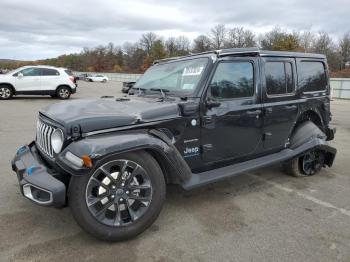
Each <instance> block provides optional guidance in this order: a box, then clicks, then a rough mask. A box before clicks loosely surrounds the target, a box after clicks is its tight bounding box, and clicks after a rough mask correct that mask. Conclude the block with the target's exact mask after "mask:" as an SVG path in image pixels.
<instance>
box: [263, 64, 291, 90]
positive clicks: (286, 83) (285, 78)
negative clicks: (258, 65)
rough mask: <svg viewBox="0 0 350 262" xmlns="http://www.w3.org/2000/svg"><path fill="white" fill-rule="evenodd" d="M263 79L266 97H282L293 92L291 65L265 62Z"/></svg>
mask: <svg viewBox="0 0 350 262" xmlns="http://www.w3.org/2000/svg"><path fill="white" fill-rule="evenodd" d="M265 77H266V92H267V94H268V95H284V94H288V93H293V92H294V82H293V67H292V63H290V62H282V61H276V62H266V63H265Z"/></svg>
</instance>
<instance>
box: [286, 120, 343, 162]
mask: <svg viewBox="0 0 350 262" xmlns="http://www.w3.org/2000/svg"><path fill="white" fill-rule="evenodd" d="M311 140H315V141H317V140H318V141H320V143H321V141H322V143H321V144H322V147H315V148H311V149H309V150H312V149H318V150H322V151H324V152H325V155H326V159H325V164H327V165H328V166H329V167H330V166H332V164H333V161H334V158H335V155H336V153H337V150H336V149H335V148H333V147H331V146H330V144H329V143H328V142H326V140H327V135H326V134H325V133H323V132H322V131H321V130H320V129H319V128H318V127H317V126H316V125H315V124H314V123H313V122H311V121H306V122H304V123H302V124H300V125H299V126H298V127H297V128H296V130H295V131H294V134H293V135H292V137H291V140H290V148H291V149H296V148H299V147H301V146H302V145H303V144H306V143H308V142H309V141H311ZM321 144H320V145H321ZM309 150H308V151H309ZM306 152H307V151H306ZM306 152H304V153H306Z"/></svg>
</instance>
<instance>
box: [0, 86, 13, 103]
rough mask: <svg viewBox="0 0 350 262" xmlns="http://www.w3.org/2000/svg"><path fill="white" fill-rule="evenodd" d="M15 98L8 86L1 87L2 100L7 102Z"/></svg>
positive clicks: (0, 96) (0, 97) (0, 95)
mask: <svg viewBox="0 0 350 262" xmlns="http://www.w3.org/2000/svg"><path fill="white" fill-rule="evenodd" d="M12 96H13V89H12V88H11V87H10V86H8V85H0V99H2V100H7V99H11V98H12Z"/></svg>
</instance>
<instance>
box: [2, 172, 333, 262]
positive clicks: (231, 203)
mask: <svg viewBox="0 0 350 262" xmlns="http://www.w3.org/2000/svg"><path fill="white" fill-rule="evenodd" d="M252 174H254V175H256V176H267V174H268V177H269V179H271V180H276V179H277V180H278V182H279V183H281V184H284V183H290V181H291V179H297V178H291V177H289V176H287V175H285V174H284V173H283V172H282V168H281V167H280V166H273V167H269V168H264V169H261V170H259V171H257V172H255V173H252ZM321 176H322V174H321ZM324 179H327V176H325V178H324ZM271 187H273V186H272V185H271V184H269V183H265V182H264V181H261V180H259V179H256V178H254V177H253V176H250V175H249V174H242V175H239V176H236V177H233V178H229V179H226V180H223V181H220V182H216V183H213V184H211V185H208V186H205V187H202V188H198V189H194V190H191V191H185V190H183V189H182V188H181V187H180V186H177V185H169V186H167V199H166V202H165V205H164V208H163V210H162V212H161V214H160V217H159V218H158V219H157V220H156V222H155V223H154V224H153V225H152V226H151V227H150V228H149V229H148V230H146V231H145V232H143V233H142V234H141V235H139V236H138V237H136V238H134V239H132V240H129V241H125V242H119V243H108V242H104V241H100V240H97V239H95V238H93V237H91V236H90V235H88V234H86V233H85V232H83V231H82V230H81V229H80V228H79V227H78V225H77V224H76V222H75V221H74V220H73V217H72V216H71V214H70V210H69V208H66V209H63V210H60V209H46V208H42V207H38V206H36V205H31V206H29V207H28V204H27V206H25V208H26V209H27V210H26V211H23V212H16V213H12V214H5V215H1V216H0V232H2V236H4V237H1V236H0V254H1V252H5V250H11V249H14V250H16V251H15V252H11V253H9V254H8V256H9V260H10V261H11V260H12V261H31V260H37V259H39V260H44V261H46V260H50V261H62V259H68V260H69V261H78V260H79V258H86V260H91V261H94V260H100V261H105V260H110V259H116V258H117V257H118V261H136V260H137V253H138V248H141V249H142V243H144V242H147V243H150V242H151V243H153V245H155V246H154V248H157V245H163V246H164V245H165V243H162V242H159V241H158V240H157V239H159V234H161V235H162V237H161V238H163V237H167V236H168V235H172V234H174V233H176V232H174V231H173V230H176V229H177V228H180V227H185V226H186V224H193V223H194V224H195V225H196V226H198V228H199V230H200V231H201V232H202V233H204V234H207V235H209V236H210V237H218V236H219V235H220V234H225V233H227V232H234V233H237V232H240V231H243V233H244V232H245V230H246V231H248V230H249V223H248V222H246V221H245V216H244V214H243V212H242V210H241V209H242V208H243V207H240V206H239V205H238V204H237V203H236V201H235V198H236V197H242V196H245V195H248V194H257V193H259V192H260V193H261V192H264V195H266V196H267V197H272V198H275V197H277V196H275V195H274V194H273V193H271V192H270V190H269V189H270V188H271ZM296 187H297V186H296ZM18 197H20V196H18ZM21 201H23V202H24V201H26V200H25V199H22V200H21ZM218 203H220V204H218ZM218 214H220V215H218ZM14 217H15V218H16V223H14V221H13V218H14ZM198 228H197V230H198ZM194 230H195V229H194ZM4 232H5V233H4ZM9 236H10V237H9ZM11 236H12V237H11ZM42 236H49V239H41V237H42ZM5 237H6V239H5ZM52 237H54V238H52ZM19 238H20V239H21V240H22V241H21V243H18V239H19ZM161 238H160V239H161ZM148 240H150V241H148ZM7 252H8V251H7ZM7 252H6V253H7ZM148 255H149V256H152V253H150V254H148Z"/></svg>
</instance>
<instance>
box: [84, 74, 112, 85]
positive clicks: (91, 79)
mask: <svg viewBox="0 0 350 262" xmlns="http://www.w3.org/2000/svg"><path fill="white" fill-rule="evenodd" d="M86 81H89V82H102V83H106V82H107V81H108V77H107V76H104V75H95V76H88V77H86Z"/></svg>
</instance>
